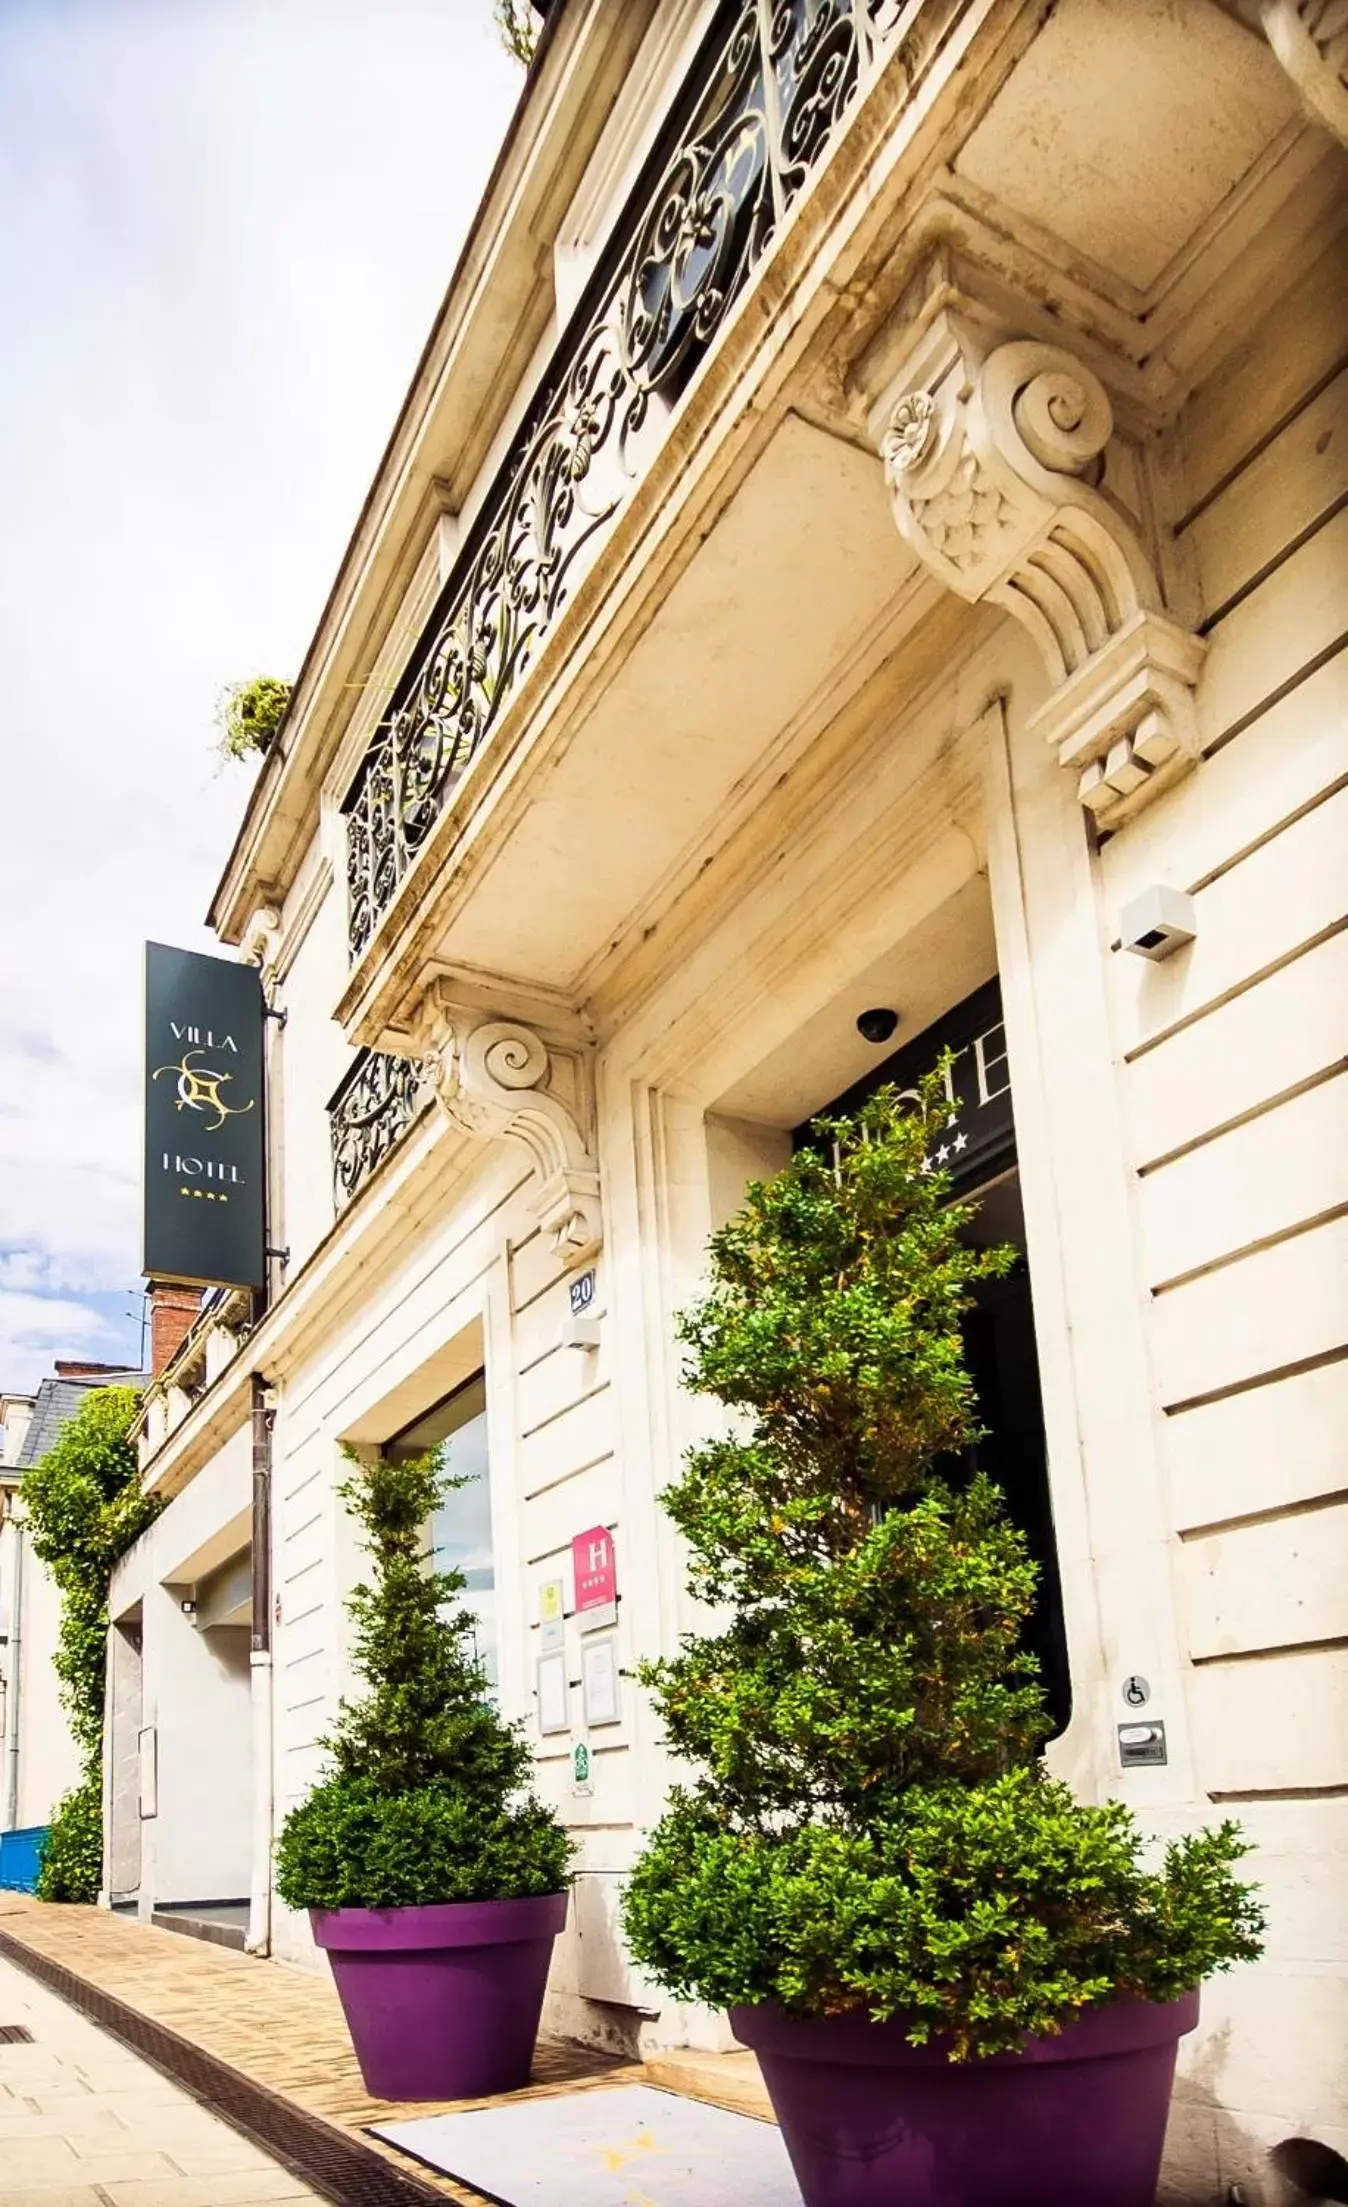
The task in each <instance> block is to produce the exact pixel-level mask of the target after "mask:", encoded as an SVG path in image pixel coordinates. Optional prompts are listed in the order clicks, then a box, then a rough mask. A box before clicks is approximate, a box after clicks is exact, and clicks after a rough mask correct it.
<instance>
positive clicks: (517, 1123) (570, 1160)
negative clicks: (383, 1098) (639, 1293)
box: [419, 993, 603, 1271]
mask: <svg viewBox="0 0 1348 2207" xmlns="http://www.w3.org/2000/svg"><path fill="white" fill-rule="evenodd" d="M419 1042H420V1047H421V1064H422V1077H423V1079H424V1080H425V1081H426V1082H428V1083H429V1084H430V1086H431V1087H432V1088H433V1090H434V1093H435V1098H436V1102H437V1103H438V1105H439V1107H440V1109H441V1110H442V1111H443V1112H444V1114H445V1116H446V1117H447V1118H448V1119H449V1120H450V1121H451V1123H452V1124H453V1125H454V1126H456V1127H458V1128H459V1129H460V1130H461V1131H462V1132H463V1133H465V1134H471V1135H474V1136H475V1137H476V1138H477V1139H479V1140H481V1141H495V1140H498V1139H505V1140H509V1141H513V1142H521V1143H523V1145H524V1147H525V1148H526V1149H527V1150H528V1152H529V1154H530V1156H531V1158H532V1159H533V1163H534V1168H535V1171H536V1173H537V1175H538V1182H539V1185H538V1189H537V1192H536V1194H535V1195H534V1197H533V1200H532V1204H531V1209H532V1211H533V1214H534V1216H535V1218H536V1219H537V1220H538V1223H539V1225H540V1227H541V1228H542V1230H543V1231H544V1233H546V1234H547V1235H548V1236H549V1237H550V1239H551V1242H552V1246H553V1249H554V1250H555V1252H556V1254H557V1257H558V1259H559V1261H560V1262H561V1264H562V1265H563V1266H564V1267H565V1268H566V1269H567V1270H568V1271H569V1270H572V1269H574V1268H575V1267H577V1266H579V1265H582V1264H586V1263H588V1262H589V1261H590V1259H591V1258H592V1257H594V1256H595V1255H596V1253H597V1252H598V1250H599V1248H600V1245H601V1243H602V1241H603V1222H602V1217H601V1212H600V1203H599V1172H598V1167H597V1163H596V1160H595V1156H594V1152H593V1150H592V1149H591V1147H590V1144H589V1142H588V1141H587V1140H586V1136H585V1133H584V1130H583V1128H582V1126H581V1124H580V1121H579V1119H578V1117H577V1115H576V1112H575V1111H574V1110H573V1109H572V1107H571V1104H570V1103H569V1102H568V1101H567V1100H566V1099H565V1098H564V1097H563V1096H562V1095H560V1094H559V1093H557V1091H556V1088H555V1087H554V1086H553V1085H552V1074H553V1066H552V1062H551V1058H550V1055H549V1051H548V1048H547V1045H546V1043H545V1042H544V1041H543V1040H542V1038H541V1036H540V1035H539V1034H538V1033H537V1032H536V1030H535V1029H534V1028H533V1027H530V1026H526V1025H525V1024H524V1023H523V1022H522V1021H520V1020H515V1019H493V1018H492V1017H490V1016H489V1014H487V1013H485V1012H483V1011H481V1010H480V1009H478V1008H476V1007H474V1006H470V1005H466V1004H461V1003H456V1002H454V1001H453V999H452V998H450V997H448V996H446V995H444V994H443V993H439V994H434V993H433V994H432V996H431V998H430V999H429V1000H428V1003H427V1005H426V1007H425V1010H424V1013H423V1017H422V1021H421V1024H420V1030H419Z"/></svg>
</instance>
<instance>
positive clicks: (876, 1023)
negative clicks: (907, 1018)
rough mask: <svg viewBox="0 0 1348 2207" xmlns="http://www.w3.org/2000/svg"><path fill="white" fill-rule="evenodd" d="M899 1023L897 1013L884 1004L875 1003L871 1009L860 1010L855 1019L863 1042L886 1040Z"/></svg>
mask: <svg viewBox="0 0 1348 2207" xmlns="http://www.w3.org/2000/svg"><path fill="white" fill-rule="evenodd" d="M898 1024H899V1015H898V1013H897V1012H893V1011H891V1010H890V1009H889V1007H888V1005H886V1004H877V1005H876V1006H875V1007H874V1009H873V1010H871V1011H868V1012H862V1013H861V1014H860V1016H859V1018H858V1020H857V1033H858V1034H859V1035H860V1036H861V1038H862V1040H863V1041H864V1042H888V1040H889V1038H890V1036H891V1035H892V1034H893V1032H894V1029H895V1028H896V1027H897V1026H898Z"/></svg>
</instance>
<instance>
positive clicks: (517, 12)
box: [491, 0, 538, 66]
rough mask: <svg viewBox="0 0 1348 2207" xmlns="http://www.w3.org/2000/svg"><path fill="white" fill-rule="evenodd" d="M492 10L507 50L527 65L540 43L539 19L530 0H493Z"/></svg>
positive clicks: (514, 57) (502, 42)
mask: <svg viewBox="0 0 1348 2207" xmlns="http://www.w3.org/2000/svg"><path fill="white" fill-rule="evenodd" d="M491 12H492V15H493V17H494V19H495V22H496V28H497V30H498V32H499V33H500V38H501V44H502V45H503V46H504V48H505V50H506V52H507V53H508V54H510V55H511V56H512V57H513V59H514V60H516V61H522V62H524V63H525V65H526V66H527V65H528V63H529V62H531V61H532V60H533V58H534V48H535V47H536V46H537V44H538V19H537V17H536V16H535V14H534V11H533V9H532V8H531V7H530V5H529V0H492V10H491Z"/></svg>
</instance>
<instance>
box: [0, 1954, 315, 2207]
mask: <svg viewBox="0 0 1348 2207" xmlns="http://www.w3.org/2000/svg"><path fill="white" fill-rule="evenodd" d="M4 2024H20V2025H26V2027H27V2028H28V2029H29V2030H30V2031H31V2032H32V2034H33V2042H32V2044H31V2045H10V2044H0V2207H262V2203H263V2202H269V2201H273V2200H317V2199H318V2197H319V2195H318V2193H316V2192H313V2191H311V2190H310V2189H309V2186H308V2185H307V2184H305V2183H303V2182H302V2181H301V2180H300V2178H299V2177H297V2176H293V2175H292V2174H291V2173H290V2171H289V2170H287V2169H284V2168H282V2167H281V2165H280V2163H279V2162H277V2161H273V2160H272V2159H271V2158H270V2156H269V2155H267V2154H265V2153H262V2152H261V2151H260V2150H259V2149H258V2147H256V2146H254V2145H251V2144H250V2143H249V2141H248V2140H247V2139H246V2138H243V2137H241V2136H240V2134H239V2133H238V2131H236V2130H232V2129H231V2128H230V2126H229V2124H228V2123H222V2122H220V2121H219V2120H218V2119H217V2117H215V2116H214V2115H211V2114H209V2113H208V2112H207V2110H206V2109H205V2108H203V2107H201V2106H200V2105H199V2104H198V2102H197V2101H196V2100H194V2099H192V2098H191V2097H190V2096H189V2095H188V2094H187V2093H186V2092H184V2091H182V2090H181V2088H180V2087H179V2086H178V2085H175V2084H171V2083H170V2082H169V2080H168V2079H167V2078H166V2077H164V2076H161V2074H160V2073H159V2071H158V2070H157V2069H152V2068H151V2067H150V2065H149V2063H148V2062H145V2061H141V2060H140V2059H139V2058H138V2057H137V2056H136V2055H135V2054H132V2053H129V2052H128V2051H127V2049H126V2048H125V2047H124V2046H120V2045H119V2044H118V2043H117V2041H116V2039H114V2038H111V2037H109V2035H108V2033H107V2032H106V2031H100V2030H99V2029H98V2028H97V2027H96V2026H95V2025H94V2024H92V2023H90V2022H88V2021H87V2020H86V2019H85V2017H83V2016H82V2015H79V2014H77V2013H76V2012H75V2010H74V2009H73V2008H71V2007H68V2006H67V2004H66V2003H65V2001H63V2000H58V1999H57V1997H56V1995H55V1994H54V1993H50V1992H48V1991H47V1990H46V1989H45V1988H44V1987H43V1986H41V1985H39V1984H37V1983H36V1982H35V1981H34V1980H33V1979H32V1978H31V1977H29V1976H27V1975H26V1974H25V1973H24V1972H23V1971H21V1970H18V1969H16V1968H15V1967H14V1966H13V1964H12V1963H10V1962H6V1961H0V2025H4Z"/></svg>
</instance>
